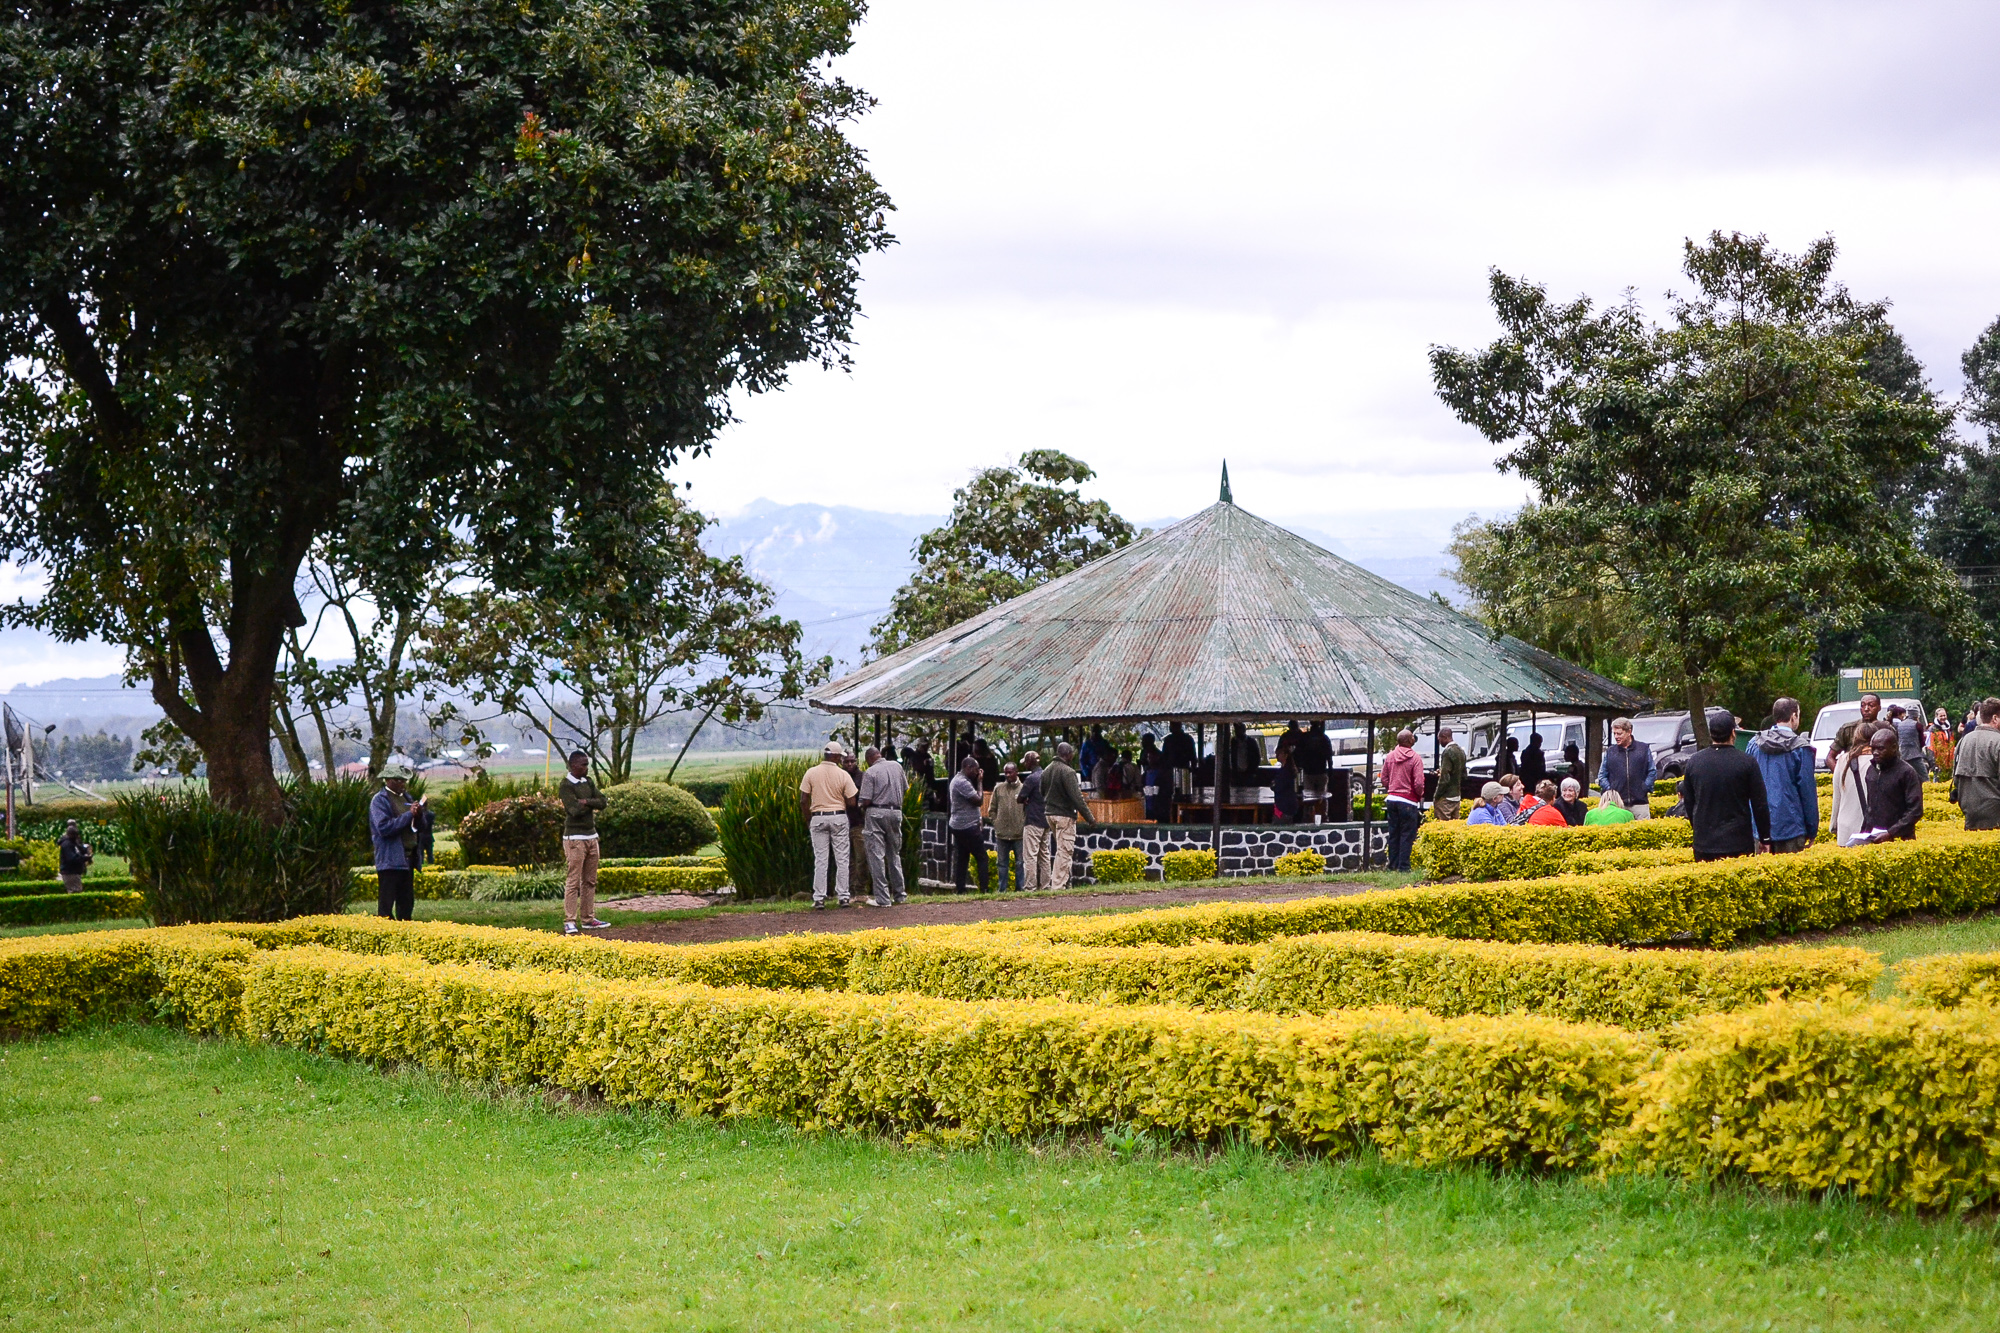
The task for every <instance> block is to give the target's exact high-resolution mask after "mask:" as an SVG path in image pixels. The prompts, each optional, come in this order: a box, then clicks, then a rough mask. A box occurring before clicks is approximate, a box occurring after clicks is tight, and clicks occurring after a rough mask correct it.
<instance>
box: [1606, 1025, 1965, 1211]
mask: <svg viewBox="0 0 2000 1333" xmlns="http://www.w3.org/2000/svg"><path fill="white" fill-rule="evenodd" d="M1992 1018H1993V1016H1992V1014H1991V1013H1990V1012H1988V1011H1985V1010H1981V1009H1970V1010H1962V1011H1961V1010H1949V1009H1913V1008H1905V1007H1903V1006H1901V1005H1866V1006H1863V1005H1858V1004H1846V1005H1843V1004H1797V1005H1786V1004H1780V1005H1771V1006H1767V1007H1765V1008H1761V1009H1753V1010H1749V1011H1747V1012H1744V1013H1740V1014H1727V1015H1717V1016H1713V1017H1708V1018H1701V1019H1696V1020H1693V1021H1692V1022H1690V1023H1689V1024H1687V1025H1686V1026H1685V1027H1684V1028H1683V1029H1681V1030H1680V1031H1679V1032H1677V1033H1676V1036H1677V1038H1678V1042H1677V1045H1678V1047H1679V1049H1677V1050H1675V1051H1673V1052H1672V1053H1671V1054H1669V1055H1667V1057H1666V1058H1665V1060H1664V1061H1663V1062H1662V1064H1661V1065H1660V1067H1659V1068H1658V1069H1657V1070H1655V1071H1653V1072H1650V1073H1648V1074H1647V1075H1645V1076H1644V1077H1643V1078H1641V1079H1640V1080H1639V1082H1638V1084H1637V1086H1636V1088H1635V1090H1634V1098H1633V1101H1634V1114H1633V1119H1632V1123H1631V1126H1630V1128H1629V1129H1628V1130H1626V1131H1624V1132H1622V1133H1620V1134H1619V1135H1617V1136H1616V1141H1615V1142H1614V1143H1612V1144H1610V1145H1609V1147H1610V1150H1611V1151H1610V1154H1609V1155H1610V1157H1611V1159H1612V1160H1613V1161H1614V1162H1617V1163H1620V1164H1622V1165H1624V1166H1626V1167H1629V1168H1635V1169H1645V1170H1666V1171H1671V1172H1674V1173H1677V1174H1682V1175H1689V1176H1694V1177H1698V1178H1709V1177H1721V1176H1741V1177H1748V1178H1750V1179H1752V1180H1755V1181H1758V1182H1760V1183H1763V1184H1769V1185H1778V1186H1784V1187H1790V1188H1794V1189H1805V1190H1823V1189H1851V1190H1853V1191H1854V1192H1855V1193H1856V1194H1857V1195H1859V1196H1860V1197H1862V1198H1866V1199H1877V1200H1881V1201H1883V1202H1887V1203H1891V1204H1896V1205H1900V1206H1905V1207H1918V1208H1936V1209H1942V1208H1957V1209H1965V1208H1971V1207H1974V1206H1978V1205H1982V1204H1989V1203H1991V1202H1992V1201H1993V1200H1995V1199H1996V1198H2000V1077H1995V1071H1996V1070H2000V1027H1996V1026H1995V1025H1994V1023H1993V1021H1992Z"/></svg>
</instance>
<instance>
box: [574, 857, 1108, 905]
mask: <svg viewBox="0 0 2000 1333" xmlns="http://www.w3.org/2000/svg"><path fill="white" fill-rule="evenodd" d="M1141 855H1142V856H1143V855H1144V853H1143V852H1142V853H1141ZM728 883H729V872H728V871H727V870H724V869H722V868H720V867H718V866H601V867H599V868H598V871H597V892H598V894H599V895H600V896H604V895H610V894H619V893H633V894H638V893H696V894H699V893H714V892H715V891H716V890H717V889H720V888H723V887H725V886H727V885H728Z"/></svg>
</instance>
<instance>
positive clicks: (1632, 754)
mask: <svg viewBox="0 0 2000 1333" xmlns="http://www.w3.org/2000/svg"><path fill="white" fill-rule="evenodd" d="M1597 789H1598V790H1599V791H1615V792H1617V793H1618V795H1619V796H1620V797H1622V798H1624V801H1625V808H1626V809H1627V810H1630V811H1631V812H1632V817H1633V818H1634V819H1649V818H1651V817H1652V807H1651V806H1650V805H1648V804H1647V802H1649V801H1651V800H1652V799H1653V748H1652V747H1651V746H1650V745H1647V744H1646V742H1644V741H1642V740H1639V739H1638V738H1636V737H1635V736H1633V734H1632V719H1631V718H1629V717H1621V718H1619V719H1618V720H1617V721H1615V722H1613V723H1612V724H1611V744H1609V745H1607V746H1605V747H1604V762H1603V763H1601V764H1599V765H1598V766H1597Z"/></svg>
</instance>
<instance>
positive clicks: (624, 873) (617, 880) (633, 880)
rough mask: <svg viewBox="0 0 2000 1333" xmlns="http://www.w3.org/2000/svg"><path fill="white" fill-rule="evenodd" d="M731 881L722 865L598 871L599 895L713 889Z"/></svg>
mask: <svg viewBox="0 0 2000 1333" xmlns="http://www.w3.org/2000/svg"><path fill="white" fill-rule="evenodd" d="M728 883H729V872H728V871H727V870H724V869H723V868H722V867H721V866H611V867H608V868H605V869H600V870H599V871H598V872H597V893H598V896H599V897H603V896H604V895H606V894H611V893H620V894H623V893H714V892H715V891H716V890H718V889H721V888H723V887H724V886H726V885H727V884H728Z"/></svg>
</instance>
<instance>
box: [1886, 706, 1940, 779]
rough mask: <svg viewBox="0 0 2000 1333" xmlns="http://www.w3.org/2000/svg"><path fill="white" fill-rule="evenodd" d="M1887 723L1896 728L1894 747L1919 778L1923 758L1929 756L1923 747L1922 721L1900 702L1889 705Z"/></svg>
mask: <svg viewBox="0 0 2000 1333" xmlns="http://www.w3.org/2000/svg"><path fill="white" fill-rule="evenodd" d="M1889 725H1890V726H1892V727H1894V728H1895V729H1896V748H1897V750H1899V751H1900V752H1901V753H1902V756H1903V762H1905V763H1907V764H1908V765H1909V766H1910V767H1911V768H1912V769H1914V770H1916V773H1917V775H1918V777H1919V779H1921V778H1922V777H1923V776H1924V767H1925V760H1927V759H1928V758H1929V757H1930V756H1929V754H1928V752H1927V751H1926V750H1925V749H1924V724H1923V721H1922V720H1921V719H1920V718H1918V717H1917V716H1916V715H1915V714H1913V713H1911V712H1910V710H1909V709H1907V708H1905V707H1903V705H1901V704H1890V705H1889Z"/></svg>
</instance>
